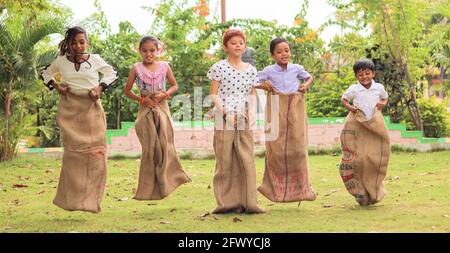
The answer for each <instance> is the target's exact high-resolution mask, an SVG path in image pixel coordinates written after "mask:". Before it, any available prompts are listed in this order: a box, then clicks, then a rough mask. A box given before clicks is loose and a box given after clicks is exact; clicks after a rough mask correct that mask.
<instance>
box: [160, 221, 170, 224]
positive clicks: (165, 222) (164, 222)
mask: <svg viewBox="0 0 450 253" xmlns="http://www.w3.org/2000/svg"><path fill="white" fill-rule="evenodd" d="M159 223H161V224H170V222H168V221H160V222H159Z"/></svg>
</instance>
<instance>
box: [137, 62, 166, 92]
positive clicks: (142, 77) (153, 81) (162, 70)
mask: <svg viewBox="0 0 450 253" xmlns="http://www.w3.org/2000/svg"><path fill="white" fill-rule="evenodd" d="M158 65H159V66H158V70H157V71H155V72H151V71H149V70H148V69H147V68H146V67H145V66H144V64H143V63H142V62H138V63H135V64H134V68H135V70H136V81H135V83H136V84H137V86H138V87H139V90H140V91H141V93H143V94H148V93H152V92H155V91H161V90H165V89H166V75H167V70H168V69H169V64H168V63H167V62H165V61H161V62H159V63H158Z"/></svg>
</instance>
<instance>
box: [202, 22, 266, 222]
mask: <svg viewBox="0 0 450 253" xmlns="http://www.w3.org/2000/svg"><path fill="white" fill-rule="evenodd" d="M222 44H223V49H224V50H225V52H226V53H227V59H224V60H221V61H219V62H217V63H215V64H214V65H213V66H212V67H211V68H210V69H209V71H208V73H207V76H208V78H209V79H210V80H211V87H210V97H211V100H212V101H213V102H214V105H215V114H214V115H215V116H214V118H215V128H214V152H215V155H216V173H215V175H214V180H213V185H214V194H215V197H216V200H217V207H216V208H215V209H214V210H213V213H228V212H246V213H263V212H265V211H264V210H263V209H262V208H261V207H259V206H258V203H257V198H256V194H257V191H256V168H255V162H254V158H253V151H254V140H253V131H252V130H251V129H250V126H251V125H252V122H253V120H254V118H253V115H254V112H255V110H256V107H255V106H256V96H255V94H256V92H255V90H254V89H253V86H254V85H255V84H256V83H257V81H258V80H257V72H256V69H255V68H254V67H253V66H252V65H250V64H249V63H244V62H242V60H241V55H242V53H243V52H244V50H245V48H246V37H245V35H244V33H243V32H242V31H239V30H234V29H230V30H228V31H226V32H225V33H224V35H223V39H222ZM247 102H249V103H247ZM249 104H251V105H249ZM247 106H249V107H251V108H250V109H249V108H246V107H247Z"/></svg>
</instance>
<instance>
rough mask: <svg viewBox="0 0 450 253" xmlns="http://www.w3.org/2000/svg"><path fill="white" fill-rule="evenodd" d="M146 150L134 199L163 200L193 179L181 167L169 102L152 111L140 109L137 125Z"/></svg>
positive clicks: (137, 132)
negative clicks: (174, 138)
mask: <svg viewBox="0 0 450 253" xmlns="http://www.w3.org/2000/svg"><path fill="white" fill-rule="evenodd" d="M135 129H136V134H137V136H138V138H139V141H140V143H141V146H142V155H141V165H140V170H139V183H138V187H137V190H136V194H135V196H134V199H136V200H159V199H163V198H165V197H167V196H168V195H169V194H170V193H171V192H173V191H174V190H175V189H176V188H177V187H178V186H180V185H181V184H184V183H187V182H190V181H191V179H190V178H189V176H188V175H187V174H186V173H185V172H184V170H183V168H182V167H181V163H180V160H179V158H178V156H177V152H176V150H175V145H174V142H173V136H174V132H173V127H172V122H171V116H170V111H169V106H168V105H167V101H166V100H164V101H161V103H160V104H159V105H158V106H157V107H156V108H155V109H154V110H151V109H150V108H149V107H146V106H142V105H141V106H140V107H139V112H138V117H137V119H136V122H135Z"/></svg>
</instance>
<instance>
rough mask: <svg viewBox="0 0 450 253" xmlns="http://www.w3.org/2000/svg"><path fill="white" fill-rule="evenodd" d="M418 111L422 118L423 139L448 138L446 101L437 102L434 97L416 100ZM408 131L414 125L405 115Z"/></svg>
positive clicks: (449, 116) (449, 115)
mask: <svg viewBox="0 0 450 253" xmlns="http://www.w3.org/2000/svg"><path fill="white" fill-rule="evenodd" d="M418 104H419V111H420V115H421V117H422V124H423V132H424V135H425V137H432V138H440V137H445V136H449V130H450V129H449V127H450V126H449V125H450V124H449V118H450V114H449V113H448V111H447V108H446V106H445V105H446V104H447V101H446V100H444V101H442V102H439V100H438V99H437V98H435V97H431V98H429V99H427V98H420V99H418ZM405 119H406V124H407V127H408V129H411V127H412V126H413V125H414V124H413V123H412V120H411V117H410V116H409V115H405Z"/></svg>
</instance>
